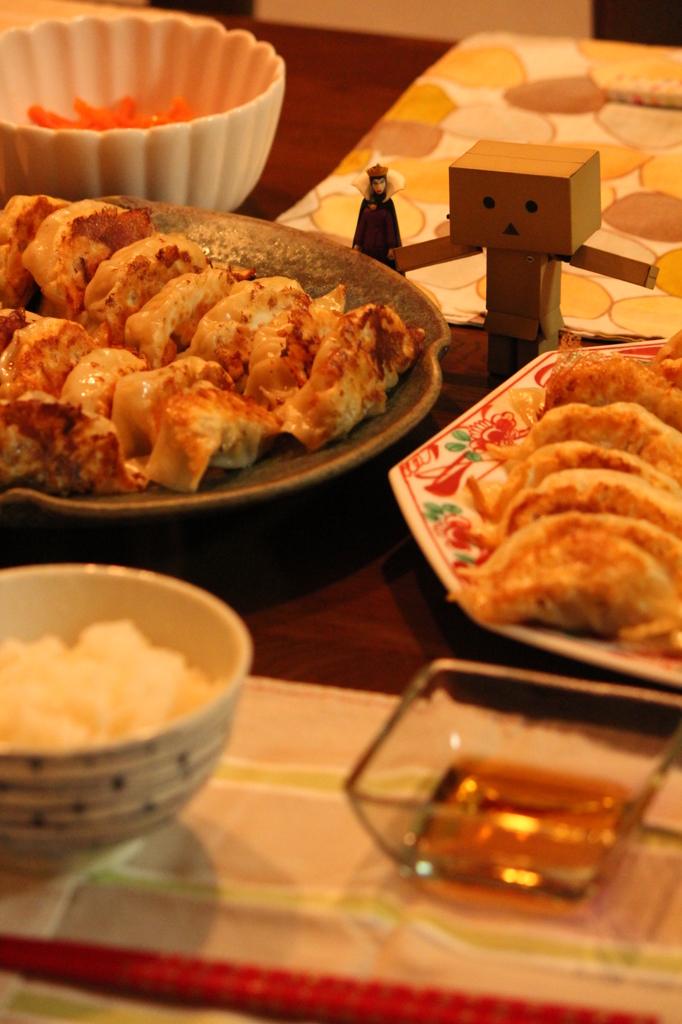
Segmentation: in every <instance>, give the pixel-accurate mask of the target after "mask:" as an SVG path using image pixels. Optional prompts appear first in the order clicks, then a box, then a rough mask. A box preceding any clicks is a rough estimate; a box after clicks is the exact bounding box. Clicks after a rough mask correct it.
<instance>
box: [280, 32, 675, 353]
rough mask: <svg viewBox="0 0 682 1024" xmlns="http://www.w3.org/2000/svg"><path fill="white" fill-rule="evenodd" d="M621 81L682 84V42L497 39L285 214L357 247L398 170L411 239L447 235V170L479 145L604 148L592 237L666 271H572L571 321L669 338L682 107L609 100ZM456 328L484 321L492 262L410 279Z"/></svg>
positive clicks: (417, 98) (399, 113)
mask: <svg viewBox="0 0 682 1024" xmlns="http://www.w3.org/2000/svg"><path fill="white" fill-rule="evenodd" d="M620 75H629V76H632V77H635V78H638V79H674V80H676V81H679V82H682V49H672V48H667V47H660V46H659V47H651V46H644V45H639V44H634V43H615V42H606V41H602V40H595V39H590V40H583V41H578V40H572V39H548V38H545V37H543V38H539V37H538V38H534V37H524V36H515V35H509V34H502V33H486V34H481V35H476V36H472V37H470V38H469V39H467V40H465V41H464V42H463V43H461V44H460V45H459V46H456V47H454V48H453V49H452V50H450V51H449V52H448V53H446V54H445V56H444V57H442V58H441V59H440V60H439V61H438V62H437V63H436V64H434V65H433V67H431V68H429V69H428V70H427V71H425V72H424V74H423V75H421V76H420V77H419V78H418V79H417V80H416V81H415V82H414V83H413V84H412V85H411V86H410V87H409V89H408V90H407V92H405V93H404V94H403V96H401V98H400V99H399V100H398V102H397V103H396V104H395V105H394V106H393V107H392V108H391V110H389V111H388V112H387V113H386V114H385V115H384V117H383V118H382V119H381V120H380V121H379V122H378V123H377V124H376V125H374V127H373V128H372V129H371V130H370V131H369V132H368V133H367V135H365V137H364V138H363V139H362V140H361V141H360V142H359V143H358V146H357V148H356V149H354V150H353V151H352V152H351V153H349V154H348V156H347V157H346V158H345V159H344V160H343V161H342V163H341V164H340V166H339V167H337V168H336V170H335V171H334V172H333V173H332V174H331V175H330V176H329V177H328V178H326V179H325V180H324V181H323V182H321V183H320V184H319V185H318V186H317V187H316V188H315V189H314V190H313V191H312V192H310V193H309V194H308V195H307V196H305V198H304V199H302V200H301V202H299V203H298V204H297V205H296V206H295V207H293V208H292V209H291V210H289V211H288V212H287V213H285V214H283V215H282V217H281V218H280V219H281V220H282V221H283V222H285V223H287V224H290V225H292V226H293V227H297V228H302V229H303V230H306V231H316V232H321V233H322V234H324V235H327V236H329V237H332V238H334V239H336V240H337V241H341V242H343V243H344V244H347V245H348V244H350V241H351V239H352V237H353V233H354V230H355V224H356V221H357V216H358V211H359V207H360V195H359V193H358V192H357V191H356V190H355V189H354V188H353V186H352V184H351V182H352V179H353V178H354V177H355V176H356V175H357V174H358V172H359V171H361V170H363V169H364V168H366V167H368V166H370V165H372V164H374V163H376V162H381V163H387V164H388V165H389V166H390V167H393V168H395V169H396V170H398V171H400V172H401V173H402V174H403V175H404V176H405V178H406V181H407V186H406V188H405V190H404V191H403V192H401V193H399V194H398V195H397V196H396V197H395V199H394V202H395V205H396V209H397V213H398V220H399V223H400V228H401V233H402V237H403V243H404V244H405V243H408V242H410V243H412V242H417V241H425V240H426V239H429V238H433V237H434V236H438V235H444V234H447V233H448V231H449V226H448V222H447V220H446V214H447V211H448V167H449V165H450V164H451V163H452V161H453V160H455V159H456V158H457V157H459V156H461V155H462V153H464V152H465V151H466V150H467V149H469V148H470V147H471V146H472V145H473V143H474V142H475V141H476V140H478V139H497V140H503V141H508V142H532V143H538V144H543V145H548V144H549V145H570V146H586V147H590V148H593V149H595V148H596V149H599V151H600V154H601V174H602V189H601V192H602V228H601V230H600V231H598V232H597V233H596V234H595V235H593V236H592V240H591V242H590V244H592V245H597V246H598V247H600V248H603V249H608V250H612V251H616V252H619V253H621V254H623V255H626V256H632V257H634V258H636V259H641V260H646V261H648V262H656V263H657V264H658V266H659V268H660V271H659V276H658V282H657V286H656V288H655V289H654V291H653V292H650V291H648V290H646V289H644V288H640V287H637V286H635V285H629V284H626V283H624V282H621V281H615V280H611V279H610V278H606V277H602V276H600V275H597V274H592V273H587V272H585V271H581V270H577V269H575V268H572V267H571V268H566V269H565V272H564V275H563V282H562V302H561V306H562V310H563V313H564V318H565V320H566V325H567V327H569V328H570V329H572V330H575V331H579V332H581V333H584V334H586V335H598V334H601V335H604V336H610V337H613V336H624V337H627V336H639V337H668V336H670V335H671V334H673V333H675V331H677V330H679V329H680V328H682V110H673V109H663V108H655V107H643V106H636V105H631V104H624V103H612V102H607V101H606V99H605V93H604V89H605V87H607V86H608V85H609V84H610V83H612V82H613V81H615V80H616V79H617V78H618V76H620ZM408 276H409V277H410V278H411V279H413V280H414V281H416V282H417V283H418V284H420V285H421V286H422V287H423V288H424V289H425V290H426V291H427V292H428V293H429V294H430V295H431V297H432V298H433V299H434V300H435V301H436V303H437V304H438V305H439V306H440V307H441V309H442V311H443V313H444V314H445V316H446V318H447V319H448V320H449V321H450V322H452V323H467V322H470V321H473V322H478V323H481V322H482V314H483V312H484V310H485V256H484V255H479V256H474V257H470V258H468V259H464V260H459V261H458V262H456V263H449V264H441V265H440V266H437V267H430V268H424V269H422V270H420V271H416V272H413V273H411V274H409V275H408Z"/></svg>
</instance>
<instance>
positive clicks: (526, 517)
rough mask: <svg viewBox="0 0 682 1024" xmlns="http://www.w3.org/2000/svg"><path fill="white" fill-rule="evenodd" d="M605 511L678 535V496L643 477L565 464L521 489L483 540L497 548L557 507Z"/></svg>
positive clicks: (681, 508)
mask: <svg viewBox="0 0 682 1024" xmlns="http://www.w3.org/2000/svg"><path fill="white" fill-rule="evenodd" d="M569 510H575V511H577V512H609V513H613V514H614V515H619V516H628V517H630V518H635V519H646V520H647V521H648V522H650V523H654V524H655V525H656V526H660V527H661V529H663V530H667V531H668V532H669V533H673V534H675V536H676V537H682V501H681V500H680V499H679V498H677V497H673V495H672V494H670V493H667V492H666V491H661V490H659V489H658V488H656V487H653V486H652V485H651V484H650V483H647V482H646V481H645V480H644V479H642V478H641V477H636V476H631V475H629V474H627V473H617V472H615V471H614V470H611V469H564V470H561V471H560V472H558V473H552V475H551V476H548V477H546V478H545V479H544V480H543V481H542V483H541V484H539V485H538V486H537V487H532V488H527V489H525V490H522V491H519V492H518V494H517V495H516V497H515V498H513V499H512V500H511V501H510V502H509V504H508V505H507V508H506V509H505V511H504V514H503V516H502V518H501V520H500V522H499V523H498V524H496V525H494V526H489V527H483V528H482V530H481V537H480V539H481V542H482V544H483V545H484V546H487V547H496V546H497V545H498V544H500V543H501V542H502V540H503V539H504V538H505V537H508V536H510V535H511V534H512V533H515V532H516V531H517V530H520V529H521V528H522V527H523V526H525V525H526V524H527V523H530V522H533V520H535V519H540V518H541V517H542V516H555V515H557V514H558V513H560V512H567V511H569Z"/></svg>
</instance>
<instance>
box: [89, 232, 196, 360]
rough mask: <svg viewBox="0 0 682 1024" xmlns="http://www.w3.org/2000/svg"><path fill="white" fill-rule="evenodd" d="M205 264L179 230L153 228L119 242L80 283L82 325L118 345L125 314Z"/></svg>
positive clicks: (103, 341)
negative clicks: (82, 286)
mask: <svg viewBox="0 0 682 1024" xmlns="http://www.w3.org/2000/svg"><path fill="white" fill-rule="evenodd" d="M208 266H209V262H208V257H207V256H206V254H205V253H204V251H203V250H202V249H201V247H200V246H198V245H197V244H196V242H191V241H190V240H189V238H186V237H185V236H184V235H180V234H167V235H163V234H154V235H150V236H149V238H142V239H140V240H139V241H137V242H133V243H132V245H126V246H124V247H123V248H122V249H119V250H118V251H117V252H115V253H114V254H113V256H110V257H109V259H107V260H103V261H102V263H100V265H99V266H98V268H97V270H96V271H95V275H94V277H93V278H92V280H91V281H90V283H89V284H88V286H87V288H86V289H85V296H84V303H85V311H86V313H87V320H86V322H85V327H86V329H87V331H88V332H89V333H90V334H92V335H93V337H94V338H95V339H96V340H97V342H98V344H99V345H101V346H102V347H104V348H107V347H109V346H111V345H123V343H124V340H125V325H126V320H127V319H128V317H130V316H132V315H133V313H137V312H138V311H139V310H140V309H142V307H143V306H144V304H145V303H146V302H148V301H149V300H150V299H151V298H153V297H154V295H156V293H157V292H159V291H160V290H161V289H162V288H163V286H164V285H165V284H167V283H168V281H171V280H172V279H173V278H174V277H180V275H181V274H199V273H201V271H202V270H206V269H207V268H208Z"/></svg>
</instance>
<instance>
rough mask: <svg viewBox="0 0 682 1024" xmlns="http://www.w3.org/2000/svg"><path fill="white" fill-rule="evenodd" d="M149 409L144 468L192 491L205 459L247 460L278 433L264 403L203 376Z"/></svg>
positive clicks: (235, 465)
mask: <svg viewBox="0 0 682 1024" xmlns="http://www.w3.org/2000/svg"><path fill="white" fill-rule="evenodd" d="M154 414H155V417H156V419H157V436H156V441H155V444H154V448H153V449H152V454H151V456H150V458H149V462H148V463H147V465H146V467H145V472H146V473H147V476H148V477H149V479H150V480H154V481H155V482H156V483H159V484H162V485H163V486H164V487H169V488H170V489H171V490H174V491H185V492H192V491H196V489H197V488H198V486H199V484H200V482H201V479H202V477H203V475H204V473H205V472H206V470H207V469H208V467H209V465H213V466H217V467H220V468H222V469H243V468H244V467H245V466H250V465H252V463H254V462H255V461H256V459H258V458H260V456H261V455H262V454H263V453H264V452H265V451H266V450H267V449H268V447H269V446H270V444H271V443H272V441H273V440H274V438H275V437H276V436H277V434H278V433H279V423H278V422H277V419H276V417H275V416H274V415H273V414H272V413H271V412H269V411H268V410H267V409H263V408H262V406H260V405H258V404H257V403H256V402H254V401H253V400H252V399H250V398H245V397H244V396H243V395H238V394H237V393H236V392H234V391H221V390H219V389H218V388H216V387H215V386H214V385H213V384H211V383H210V382H208V381H200V382H198V383H197V384H194V385H193V386H192V387H191V388H188V389H186V390H185V391H181V392H178V393H177V394H175V395H172V396H171V397H170V398H167V399H166V400H165V401H164V402H162V403H160V404H159V405H157V406H156V408H155V410H154Z"/></svg>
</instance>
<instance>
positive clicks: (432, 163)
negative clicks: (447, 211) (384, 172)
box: [392, 157, 452, 206]
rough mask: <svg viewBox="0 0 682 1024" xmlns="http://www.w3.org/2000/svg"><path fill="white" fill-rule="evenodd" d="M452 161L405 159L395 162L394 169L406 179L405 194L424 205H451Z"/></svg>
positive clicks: (449, 159)
mask: <svg viewBox="0 0 682 1024" xmlns="http://www.w3.org/2000/svg"><path fill="white" fill-rule="evenodd" d="M451 163H452V159H451V158H448V159H446V160H417V159H416V158H414V157H403V158H402V160H394V161H393V164H392V167H393V169H394V170H396V171H399V172H400V174H402V175H403V176H404V178H405V183H406V184H405V194H406V195H407V196H409V197H410V198H411V199H415V200H416V201H417V202H422V203H444V204H445V205H446V206H449V205H450V186H449V181H450V175H449V167H450V164H451Z"/></svg>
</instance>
